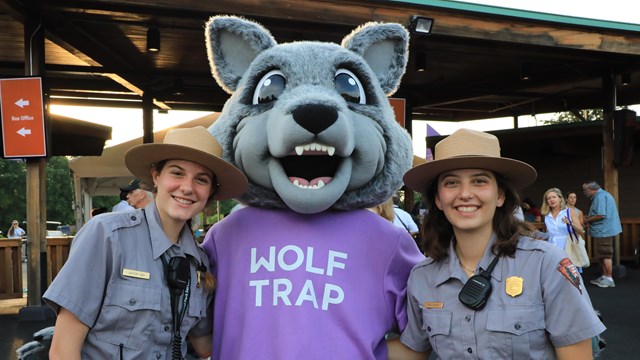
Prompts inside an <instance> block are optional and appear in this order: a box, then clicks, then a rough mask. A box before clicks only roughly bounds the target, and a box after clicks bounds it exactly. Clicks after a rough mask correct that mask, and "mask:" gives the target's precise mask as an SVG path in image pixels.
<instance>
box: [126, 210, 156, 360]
mask: <svg viewBox="0 0 640 360" xmlns="http://www.w3.org/2000/svg"><path fill="white" fill-rule="evenodd" d="M136 219H137V218H136V217H135V216H134V215H131V220H133V221H136ZM158 355H160V354H156V357H158ZM160 356H162V355H160Z"/></svg>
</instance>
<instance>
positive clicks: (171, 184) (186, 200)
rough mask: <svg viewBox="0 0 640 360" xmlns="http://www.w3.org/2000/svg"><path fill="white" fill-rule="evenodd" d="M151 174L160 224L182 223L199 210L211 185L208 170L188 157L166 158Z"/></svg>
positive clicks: (202, 206) (211, 187)
mask: <svg viewBox="0 0 640 360" xmlns="http://www.w3.org/2000/svg"><path fill="white" fill-rule="evenodd" d="M152 175H153V183H154V184H155V185H156V187H157V189H158V192H157V194H156V205H157V206H158V212H159V213H160V218H161V219H162V224H163V226H172V224H175V225H178V226H182V225H183V224H184V223H185V222H186V221H187V220H189V219H191V218H192V217H193V216H195V215H196V214H197V213H199V212H201V211H202V210H203V209H204V207H205V206H206V204H207V200H208V199H209V196H210V195H211V193H212V190H213V186H214V185H213V183H214V181H213V179H214V176H213V174H212V173H211V171H210V170H209V169H207V168H205V167H204V166H202V165H200V164H197V163H194V162H191V161H187V160H168V161H167V162H166V164H165V165H164V167H162V169H161V170H160V172H158V171H156V170H153V171H152Z"/></svg>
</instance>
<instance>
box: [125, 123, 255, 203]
mask: <svg viewBox="0 0 640 360" xmlns="http://www.w3.org/2000/svg"><path fill="white" fill-rule="evenodd" d="M171 159H175V160H188V161H192V162H194V163H197V164H200V165H202V166H204V167H206V168H207V169H209V170H211V172H213V174H214V175H215V177H216V181H217V183H218V190H217V191H216V193H215V195H214V196H213V199H214V200H226V199H231V198H234V197H237V196H240V195H242V194H244V193H245V192H246V191H247V186H248V181H247V178H246V177H245V176H244V174H243V173H242V172H241V171H240V170H239V169H238V168H236V167H235V166H233V165H231V164H230V163H228V162H227V161H225V160H223V159H222V146H220V144H219V143H218V141H217V140H216V139H215V138H214V137H213V135H211V134H210V133H209V131H207V129H205V128H204V127H202V126H196V127H192V128H178V129H173V130H169V131H168V132H167V134H166V136H165V138H164V141H163V142H162V143H161V144H142V145H137V146H134V147H132V148H131V149H129V151H127V153H126V154H125V155H124V163H125V165H126V166H127V169H129V171H131V173H132V174H133V176H135V177H137V178H138V179H141V180H142V182H144V183H145V184H148V185H150V186H153V179H152V178H151V169H152V168H153V167H154V166H155V164H157V163H158V162H160V161H163V160H171Z"/></svg>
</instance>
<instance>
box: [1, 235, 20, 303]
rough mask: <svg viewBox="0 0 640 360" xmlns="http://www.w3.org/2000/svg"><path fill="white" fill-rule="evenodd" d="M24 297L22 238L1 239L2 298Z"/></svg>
mask: <svg viewBox="0 0 640 360" xmlns="http://www.w3.org/2000/svg"><path fill="white" fill-rule="evenodd" d="M21 297H22V240H21V239H12V240H9V239H0V299H15V298H21Z"/></svg>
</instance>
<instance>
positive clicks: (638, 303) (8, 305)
mask: <svg viewBox="0 0 640 360" xmlns="http://www.w3.org/2000/svg"><path fill="white" fill-rule="evenodd" d="M626 269H627V275H626V276H625V277H624V278H622V279H616V287H615V288H605V289H602V288H599V287H597V286H595V285H591V284H589V281H590V280H592V279H594V278H596V277H597V275H598V268H597V265H596V266H594V267H592V268H589V269H585V272H584V274H583V277H584V281H585V283H586V287H587V291H589V295H590V296H591V301H592V302H593V306H594V307H595V308H596V309H599V310H600V311H601V313H602V316H603V318H604V323H605V325H606V326H607V331H605V333H604V334H603V336H604V338H605V339H606V340H607V349H606V350H605V351H604V354H603V355H602V356H601V357H600V358H599V359H604V360H629V359H638V358H640V355H639V354H640V330H639V329H640V268H633V267H631V266H628V267H627V268H626ZM25 305H26V299H12V300H0V329H1V330H0V332H1V333H2V336H0V359H2V360H5V359H7V360H9V359H15V358H16V356H15V350H16V349H17V348H18V347H20V346H21V345H22V344H24V343H25V342H28V341H31V340H32V336H33V333H34V332H36V331H38V330H40V329H42V328H44V327H47V326H51V325H53V324H54V322H55V320H54V319H47V320H44V321H20V319H19V317H18V312H19V311H20V309H21V308H22V307H24V306H25ZM567 306H570V304H567Z"/></svg>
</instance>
